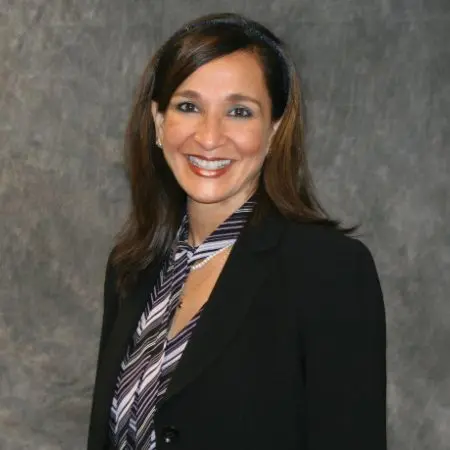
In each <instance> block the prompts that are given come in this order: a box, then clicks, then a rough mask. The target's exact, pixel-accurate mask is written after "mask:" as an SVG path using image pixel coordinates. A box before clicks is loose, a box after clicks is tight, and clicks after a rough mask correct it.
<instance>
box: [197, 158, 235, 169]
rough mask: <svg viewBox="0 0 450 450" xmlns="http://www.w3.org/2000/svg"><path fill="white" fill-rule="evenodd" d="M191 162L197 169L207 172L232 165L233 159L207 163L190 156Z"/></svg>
mask: <svg viewBox="0 0 450 450" xmlns="http://www.w3.org/2000/svg"><path fill="white" fill-rule="evenodd" d="M189 161H190V162H191V163H192V164H193V165H194V166H196V167H199V168H200V169H206V170H217V169H222V168H224V167H226V166H228V164H230V163H231V159H219V160H216V161H207V160H205V159H201V158H197V157H195V156H189Z"/></svg>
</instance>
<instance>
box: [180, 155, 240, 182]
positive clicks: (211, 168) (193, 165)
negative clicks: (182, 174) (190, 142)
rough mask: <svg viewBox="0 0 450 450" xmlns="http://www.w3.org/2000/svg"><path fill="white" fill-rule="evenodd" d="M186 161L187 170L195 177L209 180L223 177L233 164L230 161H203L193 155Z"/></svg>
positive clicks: (216, 159)
mask: <svg viewBox="0 0 450 450" xmlns="http://www.w3.org/2000/svg"><path fill="white" fill-rule="evenodd" d="M187 161H188V165H189V168H190V169H191V171H192V172H193V173H194V174H195V175H197V176H199V177H202V178H209V179H213V178H219V177H221V176H222V175H225V174H226V173H227V172H228V170H229V168H230V167H231V165H232V162H233V160H231V159H220V158H213V159H205V158H201V157H199V156H194V155H188V156H187Z"/></svg>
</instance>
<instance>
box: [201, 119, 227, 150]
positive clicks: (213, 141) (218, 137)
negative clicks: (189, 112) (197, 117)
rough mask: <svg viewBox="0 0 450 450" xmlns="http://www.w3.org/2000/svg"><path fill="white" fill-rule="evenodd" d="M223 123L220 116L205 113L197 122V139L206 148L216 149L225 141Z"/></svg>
mask: <svg viewBox="0 0 450 450" xmlns="http://www.w3.org/2000/svg"><path fill="white" fill-rule="evenodd" d="M222 128H223V124H222V120H221V118H220V117H217V116H215V115H212V114H205V115H204V116H203V117H202V120H201V121H200V122H199V123H198V124H197V129H196V131H195V140H196V141H197V142H198V143H199V144H200V145H201V146H202V147H203V148H204V149H205V150H214V149H215V148H217V147H219V146H220V145H222V144H223V143H224V141H225V136H224V134H223V129H222Z"/></svg>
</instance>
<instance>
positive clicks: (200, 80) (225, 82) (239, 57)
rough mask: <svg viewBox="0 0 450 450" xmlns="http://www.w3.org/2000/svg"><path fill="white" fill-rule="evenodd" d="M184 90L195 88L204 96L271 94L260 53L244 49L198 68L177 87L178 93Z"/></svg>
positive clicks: (261, 97)
mask: <svg viewBox="0 0 450 450" xmlns="http://www.w3.org/2000/svg"><path fill="white" fill-rule="evenodd" d="M185 89H192V90H196V91H197V92H199V93H200V94H201V95H202V96H205V97H209V96H212V97H220V96H221V95H223V96H228V95H229V94H232V93H240V94H247V95H253V96H258V97H259V98H260V99H261V100H267V99H268V97H269V94H268V92H267V87H266V83H265V79H264V73H263V70H262V67H261V63H260V61H259V58H258V56H256V55H254V54H252V53H250V52H245V51H239V52H234V53H231V54H229V55H225V56H223V57H220V58H217V59H214V60H213V61H210V62H208V63H206V64H204V65H203V66H201V67H199V68H198V69H197V70H196V71H195V72H194V73H192V74H191V75H190V76H189V77H188V78H186V80H184V81H183V83H181V84H180V86H178V88H177V90H176V91H175V94H176V93H177V92H179V91H182V90H185Z"/></svg>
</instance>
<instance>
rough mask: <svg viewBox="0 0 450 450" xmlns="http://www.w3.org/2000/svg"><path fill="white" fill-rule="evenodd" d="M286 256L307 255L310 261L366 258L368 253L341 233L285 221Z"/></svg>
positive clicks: (359, 244)
mask: <svg viewBox="0 0 450 450" xmlns="http://www.w3.org/2000/svg"><path fill="white" fill-rule="evenodd" d="M283 243H284V247H285V250H286V252H287V253H286V254H287V255H289V256H291V257H294V258H295V257H298V256H299V255H304V256H306V255H305V254H307V256H308V258H309V259H310V260H313V261H314V260H321V261H323V260H331V261H332V262H337V261H338V260H342V259H347V258H351V259H352V258H355V257H357V258H359V257H362V258H363V259H364V258H367V257H368V256H370V255H371V254H370V251H369V249H368V248H367V246H366V245H365V244H364V243H363V242H361V241H360V240H359V239H357V238H356V237H353V236H350V235H347V234H345V233H343V232H342V231H339V230H336V229H334V228H331V227H327V226H324V225H317V224H308V223H298V222H294V221H291V220H287V226H286V231H285V233H284V237H283Z"/></svg>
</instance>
